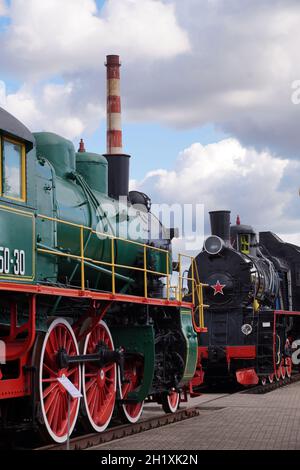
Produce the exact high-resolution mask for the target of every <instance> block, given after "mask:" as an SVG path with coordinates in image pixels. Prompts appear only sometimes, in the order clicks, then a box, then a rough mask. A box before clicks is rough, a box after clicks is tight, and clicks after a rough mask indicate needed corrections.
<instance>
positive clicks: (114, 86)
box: [105, 55, 123, 155]
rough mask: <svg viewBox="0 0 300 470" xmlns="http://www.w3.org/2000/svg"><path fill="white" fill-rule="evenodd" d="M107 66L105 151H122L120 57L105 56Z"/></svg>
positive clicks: (114, 152)
mask: <svg viewBox="0 0 300 470" xmlns="http://www.w3.org/2000/svg"><path fill="white" fill-rule="evenodd" d="M105 65H106V68H107V153H108V154H109V155H113V154H115V155H117V154H122V153H123V148H122V122H121V88H120V67H121V64H120V58H119V56H118V55H108V56H106V64H105Z"/></svg>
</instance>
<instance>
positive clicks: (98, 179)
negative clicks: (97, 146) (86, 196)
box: [76, 152, 108, 195]
mask: <svg viewBox="0 0 300 470" xmlns="http://www.w3.org/2000/svg"><path fill="white" fill-rule="evenodd" d="M76 171H78V172H79V173H80V174H81V175H82V176H83V178H84V179H85V181H86V182H87V183H88V185H89V186H90V188H91V189H93V190H94V191H97V192H100V193H103V194H106V195H107V192H108V163H107V160H106V158H105V157H103V155H98V154H96V153H89V152H80V153H76Z"/></svg>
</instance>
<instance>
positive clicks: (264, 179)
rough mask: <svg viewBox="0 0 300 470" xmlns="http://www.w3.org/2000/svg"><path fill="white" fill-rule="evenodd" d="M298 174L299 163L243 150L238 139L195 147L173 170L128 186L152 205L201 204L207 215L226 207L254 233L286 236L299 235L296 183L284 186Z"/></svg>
mask: <svg viewBox="0 0 300 470" xmlns="http://www.w3.org/2000/svg"><path fill="white" fill-rule="evenodd" d="M291 169H292V171H293V172H296V173H298V174H299V173H300V163H298V162H290V161H289V160H287V159H284V158H279V157H277V158H275V157H274V156H273V155H272V154H270V153H269V152H266V151H265V152H257V151H255V150H254V149H253V148H250V147H243V146H242V145H241V144H240V143H239V142H238V141H237V140H236V139H225V140H222V141H220V142H218V143H214V144H209V145H206V146H203V145H201V144H200V143H194V144H192V145H191V146H190V147H189V148H187V149H185V150H184V151H183V152H182V153H181V154H180V155H179V157H178V159H177V162H176V166H175V168H174V169H173V170H171V171H167V170H163V169H160V170H155V171H152V172H150V173H148V174H147V175H146V176H145V178H144V179H143V180H142V181H140V182H138V181H135V182H131V187H132V188H135V189H138V190H142V191H144V192H146V193H148V194H151V195H152V196H153V200H154V202H156V203H163V202H165V203H169V204H171V203H176V202H178V203H182V204H183V203H193V204H196V203H199V204H201V203H202V204H204V205H205V212H206V214H207V212H208V211H209V210H214V209H230V210H231V211H232V221H233V222H234V221H235V217H236V215H237V214H239V215H240V216H241V219H242V222H244V223H249V224H252V225H253V226H254V227H255V229H257V230H273V231H275V232H277V233H278V232H279V233H280V232H282V228H283V227H284V230H285V232H286V233H294V232H297V231H300V221H299V218H298V217H297V218H295V217H294V214H293V213H291V208H294V210H295V211H299V204H300V201H299V195H298V185H297V182H296V181H294V183H290V185H288V186H287V185H285V184H284V181H285V178H286V176H287V175H288V174H289V172H290V171H291Z"/></svg>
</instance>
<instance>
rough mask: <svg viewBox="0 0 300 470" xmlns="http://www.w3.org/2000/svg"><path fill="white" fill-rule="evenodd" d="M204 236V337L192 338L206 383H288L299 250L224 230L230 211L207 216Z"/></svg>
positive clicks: (243, 229) (299, 298)
mask: <svg viewBox="0 0 300 470" xmlns="http://www.w3.org/2000/svg"><path fill="white" fill-rule="evenodd" d="M210 220H211V232H212V235H211V236H209V237H208V238H207V239H206V240H205V242H204V247H203V250H202V252H201V253H199V254H198V256H197V257H196V263H197V266H198V270H199V273H200V281H201V282H203V283H204V284H206V288H205V289H204V302H205V304H207V305H208V307H207V308H206V310H205V325H206V327H207V330H208V331H207V333H202V334H201V335H199V337H198V345H199V349H198V353H199V354H198V370H201V371H202V373H204V376H205V381H206V383H208V384H213V383H215V382H218V381H224V380H225V381H228V380H229V379H234V380H237V381H238V382H239V383H240V384H243V385H254V384H257V383H258V382H259V381H261V383H262V384H265V383H266V382H267V381H269V382H271V383H272V382H273V381H274V380H284V379H286V378H289V377H291V374H292V369H293V367H294V366H295V364H294V365H293V357H294V356H293V349H292V345H293V343H294V341H295V340H296V339H298V338H300V316H299V315H300V312H299V310H300V249H299V247H297V246H295V245H292V244H290V243H285V242H283V241H282V240H281V239H280V238H279V237H278V236H277V235H275V234H274V233H272V232H261V233H260V234H259V240H258V239H257V236H256V233H255V232H254V230H253V228H252V227H251V226H248V225H241V223H240V219H239V217H238V218H237V222H236V225H233V226H230V211H214V212H210ZM294 362H295V361H294Z"/></svg>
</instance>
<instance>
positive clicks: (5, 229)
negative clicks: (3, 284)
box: [0, 204, 36, 282]
mask: <svg viewBox="0 0 300 470" xmlns="http://www.w3.org/2000/svg"><path fill="white" fill-rule="evenodd" d="M0 233H1V236H0V280H2V281H3V280H5V281H18V282H25V281H26V282H30V281H33V280H34V278H35V261H36V260H35V217H34V213H33V212H32V211H29V210H24V208H21V207H20V208H16V207H11V205H4V204H1V205H0Z"/></svg>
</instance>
